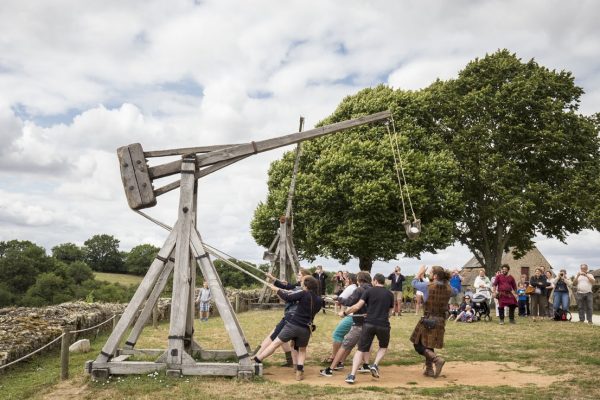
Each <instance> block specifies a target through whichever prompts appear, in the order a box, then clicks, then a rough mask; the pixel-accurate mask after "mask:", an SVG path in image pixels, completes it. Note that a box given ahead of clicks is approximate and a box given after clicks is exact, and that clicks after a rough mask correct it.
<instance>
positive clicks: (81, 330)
mask: <svg viewBox="0 0 600 400" xmlns="http://www.w3.org/2000/svg"><path fill="white" fill-rule="evenodd" d="M116 316H117V315H116V314H115V315H113V316H112V317H110V318H109V319H107V320H106V321H104V322H100V323H99V324H98V325H96V326H92V327H90V328H85V329H80V330H78V331H70V332H69V333H81V332H86V331H91V330H92V329H96V328H98V327H100V326H102V325H104V324H106V323H107V322H108V321H112V320H113V319H115V317H116Z"/></svg>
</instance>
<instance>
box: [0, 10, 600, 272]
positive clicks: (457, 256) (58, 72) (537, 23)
mask: <svg viewBox="0 0 600 400" xmlns="http://www.w3.org/2000/svg"><path fill="white" fill-rule="evenodd" d="M598 15H600V3H597V2H594V1H570V2H565V1H541V0H540V1H466V0H464V1H452V2H447V1H370V2H364V1H344V2H341V1H286V2H278V1H254V2H239V1H229V0H219V1H202V2H195V1H191V0H189V1H169V2H164V1H147V0H146V1H128V2H122V1H103V2H82V1H76V0H55V1H51V2H39V1H31V0H19V1H10V0H9V1H3V4H2V7H1V8H0V26H2V27H3V29H2V32H1V33H0V143H1V147H0V240H9V239H13V238H17V239H27V240H32V241H35V242H36V243H39V244H41V245H43V246H45V247H46V248H47V249H50V248H51V247H52V246H54V245H56V244H59V243H64V242H74V243H77V244H82V243H83V242H84V241H85V240H86V239H88V238H89V237H91V236H92V235H93V234H97V233H108V234H112V235H115V236H116V237H117V238H119V239H120V240H121V244H122V248H123V249H130V248H131V247H133V246H135V245H137V244H140V243H146V242H149V243H153V244H155V245H161V244H162V242H163V241H164V239H165V236H166V235H165V233H164V231H162V230H161V229H160V228H158V227H155V226H153V225H152V224H151V223H149V222H148V221H146V220H144V219H142V218H141V217H139V216H138V215H136V214H134V213H133V212H131V211H130V210H129V209H128V207H127V203H126V200H125V196H124V195H123V189H122V186H121V181H120V177H119V171H118V164H117V159H116V152H115V150H116V148H117V147H120V146H123V145H126V144H129V143H135V142H140V143H142V145H143V146H144V148H145V149H148V150H151V149H165V148H174V147H189V146H198V145H205V144H221V143H236V142H248V141H251V140H260V139H266V138H269V137H273V136H278V135H281V134H287V133H290V132H293V131H294V130H295V129H296V127H297V121H298V116H299V115H303V116H304V117H305V118H306V127H307V128H310V127H312V126H313V125H314V124H316V123H317V122H319V121H320V120H321V119H323V118H325V117H326V116H327V115H329V114H330V113H331V112H332V111H333V110H334V108H335V107H336V105H337V104H338V103H339V102H340V101H341V100H342V99H343V98H344V97H345V96H347V95H350V94H353V93H355V92H357V91H358V90H360V89H362V88H364V87H369V86H373V85H377V84H380V83H383V84H388V85H391V86H393V87H396V88H403V89H418V88H421V87H425V86H427V85H429V84H430V83H431V82H433V81H434V80H435V79H436V78H441V79H448V78H451V77H454V76H456V74H457V72H458V71H459V70H460V69H461V68H462V67H463V66H464V65H465V64H466V63H467V62H468V61H469V60H472V59H473V58H475V57H481V56H484V55H485V54H486V53H491V52H494V51H496V50H497V49H499V48H508V49H509V50H511V51H513V52H515V53H517V55H518V56H519V57H521V58H522V59H523V60H529V59H531V58H535V59H536V60H537V61H538V62H539V63H541V64H543V65H545V66H547V67H549V68H551V69H558V70H562V69H565V70H568V71H571V72H573V74H574V76H575V77H576V82H577V84H578V85H580V86H582V87H583V88H584V90H585V92H586V93H585V95H584V96H583V97H582V102H581V108H580V110H581V112H582V113H585V114H590V113H593V112H597V111H599V110H600V74H599V71H600V61H599V60H600V41H599V40H598V38H599V37H600V28H598V23H597V17H598ZM288 150H289V149H288ZM283 151H284V150H278V151H273V152H269V153H265V154H260V155H257V156H255V157H251V158H248V159H246V160H244V161H242V162H240V163H238V164H236V165H234V166H232V167H229V168H226V169H224V170H222V171H219V172H217V173H215V174H213V175H211V176H209V177H207V178H206V179H203V180H202V181H201V183H200V193H201V194H200V200H199V204H200V210H199V228H200V231H201V233H202V235H203V237H204V238H205V239H206V240H207V241H208V242H209V243H211V244H213V245H214V246H216V247H218V248H221V249H223V250H224V251H226V252H228V253H230V254H234V255H236V256H237V257H239V258H243V259H247V260H251V261H259V260H260V257H261V256H262V252H263V250H264V249H261V248H259V247H257V246H256V244H255V243H254V241H253V240H252V238H251V236H250V234H249V222H250V219H251V217H252V213H253V210H254V208H255V207H256V205H257V203H258V202H259V201H261V200H263V199H264V198H265V196H266V190H267V188H266V176H267V169H268V167H269V164H270V162H272V161H273V160H275V159H277V158H279V157H280V156H281V154H282V152H283ZM176 204H177V194H176V193H170V194H168V195H165V196H162V197H161V198H160V200H159V204H158V206H157V207H154V208H153V209H151V210H149V213H150V214H152V215H153V216H155V217H157V218H159V219H161V220H163V221H165V222H167V223H169V224H172V223H173V221H174V219H175V210H176ZM567 243H568V245H564V244H561V243H558V242H556V241H554V240H548V239H545V238H539V240H538V246H539V247H540V249H541V250H542V252H543V253H544V254H545V255H546V257H547V258H548V259H549V261H550V262H551V263H552V264H553V265H555V266H566V267H568V268H569V269H570V270H574V268H576V267H577V265H579V264H580V263H581V262H587V263H588V264H590V266H591V267H593V268H594V267H600V254H599V253H598V251H597V250H596V249H597V248H598V247H599V246H598V245H600V235H599V234H598V233H597V232H589V231H586V232H582V233H581V234H579V235H573V236H571V237H570V238H569V239H568V241H567ZM468 258H470V255H469V254H468V252H467V251H466V250H465V249H464V248H462V247H459V246H454V247H451V248H448V249H446V250H442V251H440V252H439V254H437V255H429V254H425V255H423V257H422V262H424V263H427V264H433V263H440V264H442V265H444V266H448V267H450V266H460V265H462V264H464V263H465V262H466V261H467V260H468ZM321 261H322V262H323V264H324V265H325V267H326V268H329V269H336V268H337V264H336V263H335V262H334V261H330V260H321ZM420 262H421V261H419V260H412V259H401V260H400V261H399V263H400V265H402V266H403V267H404V269H405V271H407V272H411V271H414V270H415V269H416V267H417V266H418V265H419V263H420ZM396 263H397V262H394V261H392V262H391V263H376V265H375V271H377V272H379V271H384V272H386V271H388V270H391V269H392V266H393V265H394V264H396ZM356 265H357V263H356V262H352V263H351V264H350V266H349V268H350V269H356Z"/></svg>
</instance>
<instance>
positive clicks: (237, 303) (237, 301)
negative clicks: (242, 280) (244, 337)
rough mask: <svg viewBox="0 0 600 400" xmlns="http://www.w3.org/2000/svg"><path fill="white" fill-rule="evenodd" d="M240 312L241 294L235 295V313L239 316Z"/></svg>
mask: <svg viewBox="0 0 600 400" xmlns="http://www.w3.org/2000/svg"><path fill="white" fill-rule="evenodd" d="M239 312H240V294H239V293H236V294H235V313H236V314H238V313H239Z"/></svg>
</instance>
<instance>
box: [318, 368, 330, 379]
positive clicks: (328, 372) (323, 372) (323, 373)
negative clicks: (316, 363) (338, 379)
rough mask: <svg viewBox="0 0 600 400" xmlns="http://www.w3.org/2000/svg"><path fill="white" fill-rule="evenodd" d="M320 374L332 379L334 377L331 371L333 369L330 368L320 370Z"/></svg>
mask: <svg viewBox="0 0 600 400" xmlns="http://www.w3.org/2000/svg"><path fill="white" fill-rule="evenodd" d="M319 374H321V376H328V377H332V376H333V372H332V371H331V368H329V367H327V368H325V369H322V370H320V371H319Z"/></svg>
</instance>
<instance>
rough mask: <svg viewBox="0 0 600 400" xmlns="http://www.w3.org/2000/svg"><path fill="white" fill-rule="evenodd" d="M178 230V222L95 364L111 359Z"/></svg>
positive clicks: (150, 287)
mask: <svg viewBox="0 0 600 400" xmlns="http://www.w3.org/2000/svg"><path fill="white" fill-rule="evenodd" d="M178 228H179V222H177V223H176V224H175V228H174V229H173V230H172V231H171V233H170V234H169V237H168V238H167V240H166V241H165V244H164V245H163V247H162V249H160V251H159V252H158V256H157V258H156V259H155V260H154V262H152V265H150V268H149V269H148V272H147V273H146V276H145V277H144V279H143V280H142V282H141V283H140V286H139V287H138V289H137V290H136V292H135V294H134V295H133V297H132V298H131V300H130V301H129V304H128V305H127V307H126V308H125V311H123V315H122V316H121V318H120V319H119V322H118V323H117V325H116V326H115V328H114V329H113V331H112V333H111V334H110V336H109V337H108V340H107V341H106V344H104V347H102V351H101V352H100V354H99V355H98V357H97V358H96V361H95V362H98V363H105V362H107V361H108V359H109V358H111V357H112V356H113V355H114V354H115V352H116V350H117V346H118V345H119V342H120V341H121V340H122V339H123V336H124V335H125V331H126V330H127V328H129V326H130V325H131V323H132V322H133V319H134V318H135V315H136V313H137V311H138V309H139V308H140V306H141V305H142V303H143V302H144V300H146V298H147V297H148V295H149V294H150V292H151V291H152V289H153V287H154V285H155V284H156V280H157V279H158V277H159V275H160V273H161V271H162V269H163V266H164V264H165V262H166V261H167V257H169V255H170V254H171V252H172V251H173V248H174V247H175V242H176V241H177V231H178V230H179V229H178Z"/></svg>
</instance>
